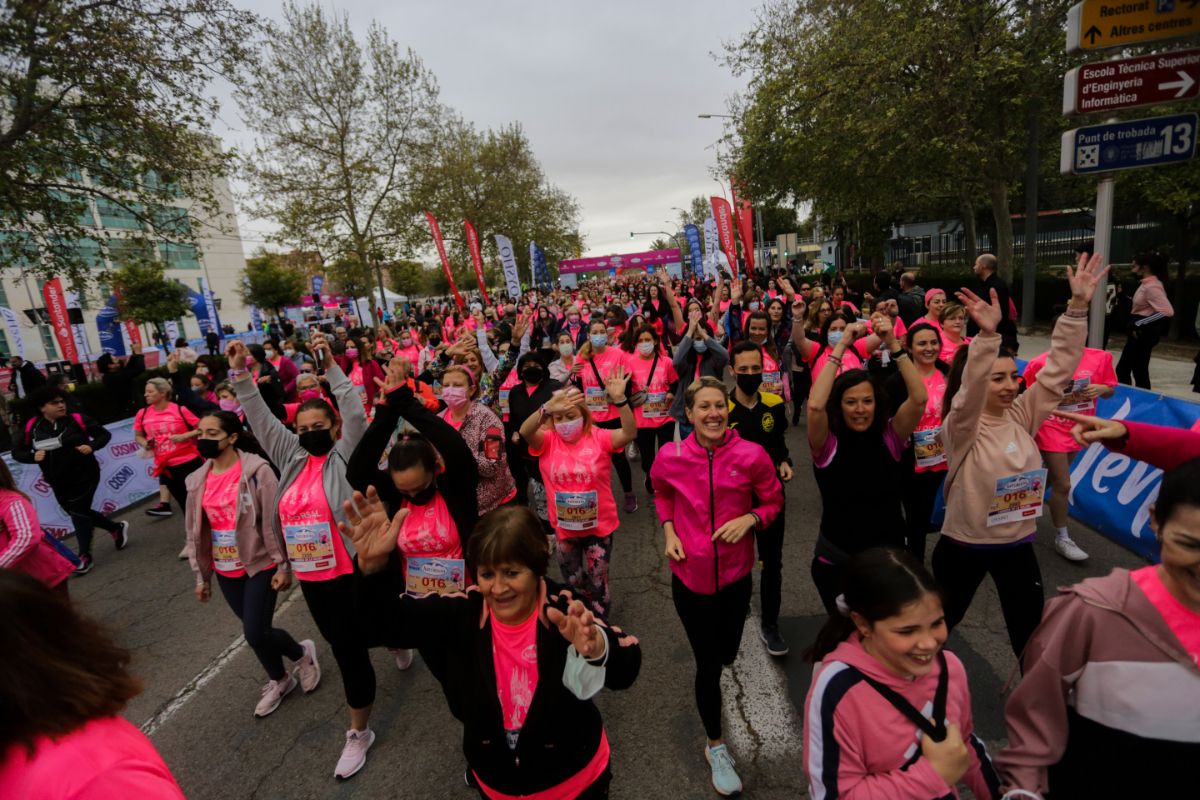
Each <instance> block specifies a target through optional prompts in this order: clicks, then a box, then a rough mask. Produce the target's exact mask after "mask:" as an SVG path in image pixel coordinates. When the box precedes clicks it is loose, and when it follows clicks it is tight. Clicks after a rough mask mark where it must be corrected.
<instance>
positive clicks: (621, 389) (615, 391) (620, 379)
mask: <svg viewBox="0 0 1200 800" xmlns="http://www.w3.org/2000/svg"><path fill="white" fill-rule="evenodd" d="M628 379H629V373H628V372H626V371H625V368H624V367H622V366H621V365H620V364H618V365H617V366H616V367H614V368H613V371H612V372H610V373H608V377H607V378H605V379H604V389H605V391H607V392H608V399H609V400H610V401H611V402H613V403H620V402H621V401H623V400H624V399H625V381H627V380H628Z"/></svg>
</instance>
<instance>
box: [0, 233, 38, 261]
mask: <svg viewBox="0 0 1200 800" xmlns="http://www.w3.org/2000/svg"><path fill="white" fill-rule="evenodd" d="M39 257H40V253H39V250H38V246H37V243H35V242H34V241H33V237H32V236H30V235H29V234H28V233H25V232H24V231H0V266H3V267H19V268H21V269H24V268H26V267H29V266H30V265H32V264H34V263H36V262H37V261H38V259H39Z"/></svg>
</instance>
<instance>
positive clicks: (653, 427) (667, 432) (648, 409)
mask: <svg viewBox="0 0 1200 800" xmlns="http://www.w3.org/2000/svg"><path fill="white" fill-rule="evenodd" d="M635 335H636V336H637V341H636V342H635V345H634V346H635V348H636V350H635V352H634V354H633V356H632V357H631V358H630V359H629V371H630V374H631V377H632V378H633V387H634V392H635V395H636V397H637V398H638V400H639V401H640V402H638V405H637V406H636V407H635V408H634V409H633V417H634V420H635V421H636V422H637V446H638V452H639V453H641V456H642V469H643V470H645V472H646V491H647V492H650V491H651V488H650V468H651V467H653V466H654V456H655V454H657V453H658V450H659V448H661V447H665V446H666V444H667V442H669V441H670V440H671V437H672V435H674V433H675V420H673V419H672V418H671V404H672V403H674V402H675V384H676V383H677V382H678V380H679V376H678V375H676V374H675V366H674V365H673V364H672V363H671V358H670V357H669V356H668V355H667V354H666V353H665V352H664V351H663V347H662V344H661V342H662V340H661V338H660V337H659V335H658V332H657V331H656V330H655V329H654V328H652V327H651V326H649V325H642V326H641V327H640V328H638V329H637V330H636V331H635Z"/></svg>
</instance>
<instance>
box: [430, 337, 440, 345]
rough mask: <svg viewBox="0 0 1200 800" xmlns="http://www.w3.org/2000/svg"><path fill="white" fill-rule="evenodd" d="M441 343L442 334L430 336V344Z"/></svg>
mask: <svg viewBox="0 0 1200 800" xmlns="http://www.w3.org/2000/svg"><path fill="white" fill-rule="evenodd" d="M441 343H442V337H440V336H430V337H429V345H430V346H431V347H437V346H438V345H439V344H441Z"/></svg>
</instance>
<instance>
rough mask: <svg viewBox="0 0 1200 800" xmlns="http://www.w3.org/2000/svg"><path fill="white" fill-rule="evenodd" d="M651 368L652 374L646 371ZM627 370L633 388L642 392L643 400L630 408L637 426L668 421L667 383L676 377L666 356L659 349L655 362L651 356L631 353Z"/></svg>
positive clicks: (653, 424)
mask: <svg viewBox="0 0 1200 800" xmlns="http://www.w3.org/2000/svg"><path fill="white" fill-rule="evenodd" d="M651 367H653V368H654V373H653V374H651V373H650V369H651ZM629 371H630V373H631V374H632V375H633V386H634V389H635V390H639V391H640V390H644V391H645V392H646V402H645V403H643V404H642V405H640V406H638V407H637V408H635V409H634V410H633V417H634V419H635V420H637V426H638V427H639V428H661V427H662V426H663V425H666V424H667V423H668V422H670V421H671V415H670V413H668V412H669V410H670V403H668V402H667V395H668V394H669V393H670V391H671V384H673V383H675V381H676V380H677V379H678V377H679V376H678V375H676V374H675V367H674V365H673V364H672V363H671V359H670V357H669V356H666V355H664V354H663V353H662V352H661V351H659V353H658V363H655V358H654V356H653V355H651V356H650V358H642V357H641V356H640V355H633V356H631V357H630V358H629Z"/></svg>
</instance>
